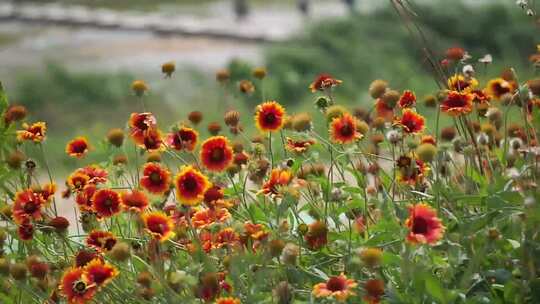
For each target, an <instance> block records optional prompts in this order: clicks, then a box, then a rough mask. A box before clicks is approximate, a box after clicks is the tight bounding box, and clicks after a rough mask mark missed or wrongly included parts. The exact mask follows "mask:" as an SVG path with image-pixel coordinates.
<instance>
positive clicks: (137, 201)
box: [122, 189, 149, 212]
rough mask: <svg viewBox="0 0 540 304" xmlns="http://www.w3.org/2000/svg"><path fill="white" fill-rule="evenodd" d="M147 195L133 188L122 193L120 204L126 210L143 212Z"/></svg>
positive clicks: (146, 202)
mask: <svg viewBox="0 0 540 304" xmlns="http://www.w3.org/2000/svg"><path fill="white" fill-rule="evenodd" d="M148 204H149V203H148V197H146V194H144V192H142V191H140V190H137V189H133V190H131V191H129V192H124V193H122V205H123V206H124V208H125V209H126V210H129V211H134V212H143V211H144V210H145V209H146V208H147V207H148Z"/></svg>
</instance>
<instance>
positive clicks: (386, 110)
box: [375, 98, 394, 120]
mask: <svg viewBox="0 0 540 304" xmlns="http://www.w3.org/2000/svg"><path fill="white" fill-rule="evenodd" d="M375 111H376V112H377V117H382V118H384V119H387V120H388V119H391V118H392V117H393V116H394V108H393V107H391V106H389V105H387V104H386V102H384V100H382V99H381V98H378V99H377V101H376V102H375Z"/></svg>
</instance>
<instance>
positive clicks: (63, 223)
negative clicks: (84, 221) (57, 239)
mask: <svg viewBox="0 0 540 304" xmlns="http://www.w3.org/2000/svg"><path fill="white" fill-rule="evenodd" d="M48 226H51V227H53V228H54V230H55V231H56V232H58V233H62V232H65V231H66V230H67V228H68V227H69V221H68V220H67V219H66V218H65V217H63V216H57V217H55V218H53V219H51V220H50V221H49V223H48Z"/></svg>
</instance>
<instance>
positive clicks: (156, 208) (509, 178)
mask: <svg viewBox="0 0 540 304" xmlns="http://www.w3.org/2000/svg"><path fill="white" fill-rule="evenodd" d="M391 2H392V3H393V4H394V5H395V7H396V9H397V10H398V13H399V14H401V15H402V16H403V17H404V18H403V19H404V21H403V22H404V24H405V26H407V27H408V28H409V29H410V30H411V36H412V37H416V38H418V40H417V41H418V42H417V43H418V44H419V45H421V48H423V50H424V51H425V53H424V56H425V58H424V60H425V61H426V62H427V63H428V64H427V66H429V68H427V69H425V70H420V71H418V72H419V73H427V74H429V75H430V76H431V78H432V79H433V91H432V93H431V94H430V95H428V96H417V95H416V93H415V88H414V87H406V88H404V87H400V86H399V84H395V83H392V82H391V81H388V80H385V79H373V80H372V82H371V84H370V85H369V87H365V88H363V90H364V91H365V92H366V96H369V100H366V101H365V102H363V103H359V104H358V106H355V107H350V106H345V105H344V104H343V103H342V101H341V100H340V98H339V97H338V96H339V94H336V93H339V90H341V89H342V88H343V87H346V86H348V85H351V84H350V83H348V82H347V81H342V80H340V75H331V74H328V73H326V71H319V72H320V73H319V75H318V76H317V77H315V78H314V79H311V78H310V79H304V82H305V85H304V86H299V87H297V88H296V89H297V90H300V91H306V92H309V93H310V94H312V100H313V102H312V104H310V105H309V107H311V108H313V109H315V111H314V113H315V114H313V112H310V113H308V112H298V113H294V112H292V111H290V110H289V109H288V107H287V106H285V104H290V103H289V102H283V101H281V100H274V98H273V97H272V96H273V93H272V90H271V87H268V86H265V84H266V81H267V80H268V79H271V78H272V77H273V75H272V73H269V70H267V68H266V67H257V68H254V69H253V70H252V71H251V75H249V77H246V78H245V79H234V78H233V77H232V76H231V72H230V71H229V70H228V69H221V70H218V71H216V73H215V81H216V83H217V84H218V85H219V87H220V88H222V94H223V95H224V96H226V97H227V98H234V96H248V97H250V98H252V99H257V100H258V102H257V105H256V106H255V107H253V108H252V109H251V111H247V112H244V111H239V110H237V109H235V108H234V107H229V106H228V105H226V106H225V109H224V111H223V113H220V115H221V114H222V121H211V120H208V119H207V117H206V116H208V113H210V112H211V111H215V109H211V108H209V107H207V106H205V105H204V104H200V105H199V107H198V108H189V109H188V108H186V109H185V110H182V112H183V115H182V117H178V118H177V120H176V121H163V120H161V119H160V117H158V116H157V115H155V114H154V113H153V109H152V107H153V105H154V104H153V103H148V102H147V96H148V94H149V93H150V92H152V91H153V90H154V88H153V85H151V83H150V82H147V81H145V80H136V81H134V82H133V83H132V85H131V87H126V88H125V90H126V91H127V92H130V94H131V95H132V100H133V103H134V104H133V108H135V109H138V110H136V111H134V112H133V113H125V115H124V116H123V117H118V119H117V121H116V123H117V127H116V128H113V129H111V130H109V131H108V132H107V133H105V134H100V135H99V137H100V138H102V139H101V140H100V141H91V140H89V136H88V135H87V134H80V136H77V137H74V138H73V139H71V140H70V141H68V142H66V143H65V155H63V156H62V157H65V158H70V159H72V160H73V162H71V164H77V165H76V166H74V167H72V168H70V172H68V173H67V174H65V175H60V176H59V175H57V174H55V173H56V172H57V171H58V170H56V168H54V167H51V166H50V162H49V161H48V159H49V158H50V157H51V155H50V152H49V151H50V150H49V148H48V145H47V144H48V138H49V135H48V128H47V127H48V122H47V121H39V120H35V119H33V117H34V113H31V112H30V111H28V110H27V109H26V108H25V107H24V106H23V105H20V104H18V103H10V101H9V100H8V96H9V92H7V91H5V90H4V89H3V88H1V87H0V114H1V119H0V159H1V164H0V194H1V200H0V303H5V304H19V303H25V304H26V303H42V304H53V303H69V304H84V303H93V304H101V303H130V304H131V303H216V304H240V303H243V304H257V303H262V304H264V303H278V304H289V303H290V304H292V303H369V304H376V303H411V304H413V303H414V304H416V303H418V304H420V303H448V304H450V303H501V304H502V303H540V228H539V227H540V205H539V203H538V200H539V199H540V192H538V190H537V186H538V185H537V179H538V178H540V164H539V160H540V147H539V142H538V136H540V78H538V76H534V75H538V73H537V71H538V66H539V63H540V45H538V46H531V49H533V50H535V47H536V48H537V50H536V53H534V52H533V53H531V54H530V58H524V59H523V60H524V61H527V62H528V64H529V68H530V69H529V70H527V71H520V70H517V69H515V68H513V67H508V68H506V69H503V70H495V69H488V68H487V67H488V66H489V65H490V64H491V62H492V60H499V61H502V62H504V60H505V58H496V59H493V58H492V56H491V55H485V54H469V53H468V51H467V49H465V48H463V47H460V46H448V48H447V49H442V50H432V49H429V48H428V42H427V41H424V40H423V38H422V37H423V35H422V30H421V29H419V28H416V27H415V24H414V14H411V13H410V12H408V11H407V9H406V7H405V6H404V5H403V4H401V5H400V3H401V1H391ZM405 2H408V1H405ZM516 9H519V8H516ZM524 18H527V16H525V15H524ZM411 39H413V38H411ZM423 43H426V44H425V45H423ZM531 71H533V72H532V73H531ZM176 72H177V67H176V64H175V62H167V63H161V62H159V63H156V68H155V73H156V74H161V76H160V77H161V78H160V79H161V80H160V81H162V82H174V81H176V79H175V73H176ZM522 75H533V76H531V77H525V78H524V77H523V76H522ZM177 85H178V86H181V85H182V83H181V82H179V83H178V84H177ZM41 93H42V94H47V92H41ZM179 98H181V96H179ZM349 104H350V103H347V105H349ZM227 107H228V108H227ZM81 123H84V122H81ZM206 134H208V135H206ZM98 151H99V152H100V153H99V155H104V157H103V158H102V159H100V160H99V161H97V162H90V161H88V157H89V155H91V154H93V153H97V152H98ZM66 210H68V212H66Z"/></svg>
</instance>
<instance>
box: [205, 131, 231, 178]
mask: <svg viewBox="0 0 540 304" xmlns="http://www.w3.org/2000/svg"><path fill="white" fill-rule="evenodd" d="M200 157H201V161H202V164H203V166H204V167H205V168H206V169H208V170H210V171H214V172H220V171H223V170H225V169H227V167H229V165H230V164H231V163H232V160H233V149H232V147H231V145H230V143H229V140H228V139H227V138H226V137H224V136H212V137H210V138H208V139H207V140H205V141H204V142H203V144H202V146H201V153H200Z"/></svg>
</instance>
